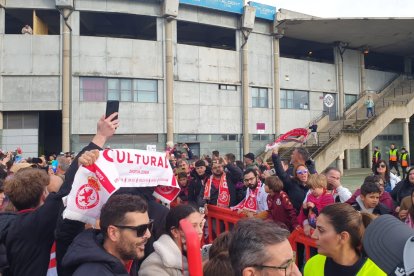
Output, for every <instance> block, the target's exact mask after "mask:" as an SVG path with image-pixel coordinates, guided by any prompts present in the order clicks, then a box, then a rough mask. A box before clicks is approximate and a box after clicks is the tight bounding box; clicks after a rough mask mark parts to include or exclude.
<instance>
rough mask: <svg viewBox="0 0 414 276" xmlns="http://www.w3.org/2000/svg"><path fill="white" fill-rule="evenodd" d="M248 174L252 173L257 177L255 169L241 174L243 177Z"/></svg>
mask: <svg viewBox="0 0 414 276" xmlns="http://www.w3.org/2000/svg"><path fill="white" fill-rule="evenodd" d="M249 173H253V174H254V176H257V171H256V170H255V169H247V170H245V171H244V172H243V176H245V175H247V174H249Z"/></svg>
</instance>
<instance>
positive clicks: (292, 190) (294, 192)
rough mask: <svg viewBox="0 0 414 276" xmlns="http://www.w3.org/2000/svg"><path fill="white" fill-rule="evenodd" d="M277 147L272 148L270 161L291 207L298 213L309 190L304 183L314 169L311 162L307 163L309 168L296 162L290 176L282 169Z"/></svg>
mask: <svg viewBox="0 0 414 276" xmlns="http://www.w3.org/2000/svg"><path fill="white" fill-rule="evenodd" d="M278 152H279V148H278V147H276V148H274V149H273V154H272V161H273V164H274V166H275V171H276V175H277V176H278V177H279V179H280V180H282V182H283V191H285V192H286V193H287V194H288V196H289V199H290V201H291V202H292V205H293V207H294V208H295V210H296V215H298V214H299V211H300V208H301V206H302V203H303V200H304V199H305V197H306V194H307V193H308V191H309V188H308V187H307V185H306V183H307V181H308V177H309V173H310V172H311V173H314V172H315V169H314V168H313V164H309V168H308V167H307V166H306V165H305V164H298V165H296V166H295V168H294V170H293V173H294V177H291V176H290V175H289V174H288V173H287V172H286V171H285V170H284V169H283V165H282V162H281V160H280V157H279V155H278Z"/></svg>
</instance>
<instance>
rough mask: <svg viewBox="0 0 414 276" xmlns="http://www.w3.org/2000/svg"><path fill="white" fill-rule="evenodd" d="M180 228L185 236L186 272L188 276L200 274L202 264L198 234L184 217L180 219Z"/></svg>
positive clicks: (201, 272) (198, 275)
mask: <svg viewBox="0 0 414 276" xmlns="http://www.w3.org/2000/svg"><path fill="white" fill-rule="evenodd" d="M180 228H181V230H182V231H183V232H184V236H185V243H186V247H187V260H188V272H189V274H190V276H202V275H203V264H202V261H201V252H200V240H199V237H198V234H197V232H196V231H195V229H194V227H193V226H192V225H191V223H190V222H188V220H186V219H182V220H180Z"/></svg>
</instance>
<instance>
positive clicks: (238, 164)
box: [236, 160, 244, 171]
mask: <svg viewBox="0 0 414 276" xmlns="http://www.w3.org/2000/svg"><path fill="white" fill-rule="evenodd" d="M236 166H237V167H239V169H241V170H242V171H244V163H243V161H240V160H237V161H236Z"/></svg>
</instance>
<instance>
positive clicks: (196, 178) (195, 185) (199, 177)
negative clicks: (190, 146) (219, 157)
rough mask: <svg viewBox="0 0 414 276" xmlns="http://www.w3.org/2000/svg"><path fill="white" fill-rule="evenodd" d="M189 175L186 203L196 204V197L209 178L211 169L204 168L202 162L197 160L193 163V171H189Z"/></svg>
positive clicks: (204, 165) (204, 163) (204, 164)
mask: <svg viewBox="0 0 414 276" xmlns="http://www.w3.org/2000/svg"><path fill="white" fill-rule="evenodd" d="M190 175H191V181H190V185H188V201H189V202H190V203H193V204H197V198H198V195H199V194H200V191H201V189H202V188H203V187H204V184H205V183H206V181H207V179H208V178H209V177H210V175H211V169H210V167H207V166H206V162H204V160H198V161H197V162H195V169H194V170H192V171H191V173H190Z"/></svg>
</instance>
